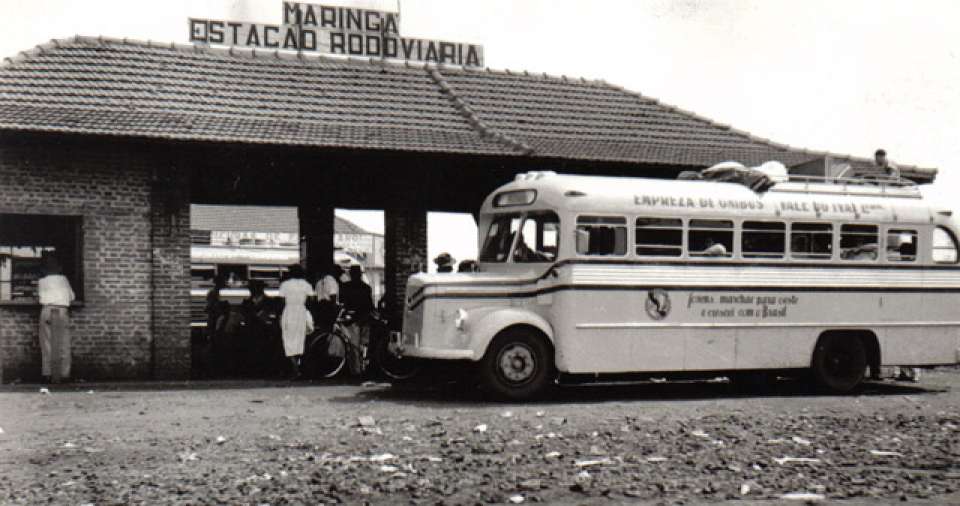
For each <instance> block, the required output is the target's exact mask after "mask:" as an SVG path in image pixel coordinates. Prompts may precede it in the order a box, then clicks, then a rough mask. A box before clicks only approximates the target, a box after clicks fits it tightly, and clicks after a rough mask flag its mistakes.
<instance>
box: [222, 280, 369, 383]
mask: <svg viewBox="0 0 960 506" xmlns="http://www.w3.org/2000/svg"><path fill="white" fill-rule="evenodd" d="M307 278H308V276H307V273H306V271H305V270H304V269H303V267H301V266H300V265H296V264H295V265H292V266H290V268H289V269H288V271H287V273H286V275H285V276H284V279H283V281H282V282H281V283H280V289H279V297H277V298H273V297H269V296H268V295H267V294H266V293H265V291H264V284H263V282H262V281H259V280H251V281H249V282H248V288H249V290H250V296H249V297H248V298H247V299H244V301H243V302H242V304H241V305H240V307H239V308H232V307H230V304H229V303H228V302H227V301H225V300H223V299H222V298H221V296H220V290H221V289H222V288H224V287H225V282H224V281H225V280H224V279H223V278H222V277H217V278H215V280H214V287H213V288H211V289H210V291H209V292H208V293H207V306H206V310H207V337H208V342H209V343H210V345H211V346H210V347H211V355H212V359H213V361H216V362H218V363H220V364H224V363H227V362H233V365H234V366H237V365H239V366H240V367H241V368H244V369H247V371H246V372H265V371H263V368H264V367H267V368H269V366H270V364H269V362H270V361H269V360H264V359H265V357H270V356H276V355H277V354H278V353H277V352H279V351H280V350H279V348H280V347H281V346H280V345H282V353H283V356H285V357H286V359H287V362H288V364H289V368H290V371H291V372H290V374H291V378H292V379H299V378H301V377H302V373H301V362H302V358H303V354H304V347H305V344H306V338H307V336H308V335H310V334H312V333H313V332H315V331H318V330H321V331H328V330H330V329H331V328H332V326H333V324H334V322H335V321H336V318H337V316H338V315H339V311H340V307H341V305H342V307H343V309H344V310H345V311H347V312H349V313H351V314H352V315H353V320H352V323H351V325H349V327H348V328H346V331H347V332H346V333H347V336H346V337H347V338H348V339H350V340H351V343H352V344H354V345H355V346H359V345H361V344H363V345H367V344H369V340H370V321H371V317H372V315H373V310H374V306H373V292H372V289H371V288H370V285H368V284H367V283H365V282H364V281H363V271H362V269H361V268H360V266H359V265H354V266H351V267H350V269H349V278H347V279H343V270H342V269H341V268H340V266H339V265H336V264H331V265H329V266H327V267H326V268H325V269H324V270H323V271H322V272H320V273H319V275H317V276H316V281H315V283H311V282H310V281H308V279H307ZM277 330H279V334H280V335H279V338H280V339H279V340H278V339H277V337H278V336H277ZM238 348H240V349H242V350H244V351H245V352H246V353H242V355H245V356H246V357H247V358H246V359H244V358H243V357H238V356H237V355H241V353H237V349H238ZM255 361H259V363H255Z"/></svg>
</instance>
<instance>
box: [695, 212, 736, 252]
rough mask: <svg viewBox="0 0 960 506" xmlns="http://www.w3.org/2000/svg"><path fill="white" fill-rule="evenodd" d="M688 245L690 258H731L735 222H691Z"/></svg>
mask: <svg viewBox="0 0 960 506" xmlns="http://www.w3.org/2000/svg"><path fill="white" fill-rule="evenodd" d="M687 244H688V247H689V248H690V256H698V257H730V256H732V255H733V222H732V221H728V220H690V228H689V230H688V231H687Z"/></svg>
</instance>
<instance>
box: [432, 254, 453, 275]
mask: <svg viewBox="0 0 960 506" xmlns="http://www.w3.org/2000/svg"><path fill="white" fill-rule="evenodd" d="M433 263H435V264H437V272H453V264H455V263H457V261H456V260H454V258H453V257H452V256H450V253H447V252H446V251H444V252H443V253H440V254H439V255H437V258H434V259H433Z"/></svg>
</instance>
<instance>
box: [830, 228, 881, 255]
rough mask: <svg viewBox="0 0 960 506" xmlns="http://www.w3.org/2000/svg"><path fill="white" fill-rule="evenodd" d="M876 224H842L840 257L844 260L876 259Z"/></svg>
mask: <svg viewBox="0 0 960 506" xmlns="http://www.w3.org/2000/svg"><path fill="white" fill-rule="evenodd" d="M878 230H879V228H878V227H877V226H876V225H842V226H841V227H840V258H842V259H844V260H876V259H877V257H878V255H877V252H878V250H879V248H880V237H879V233H878Z"/></svg>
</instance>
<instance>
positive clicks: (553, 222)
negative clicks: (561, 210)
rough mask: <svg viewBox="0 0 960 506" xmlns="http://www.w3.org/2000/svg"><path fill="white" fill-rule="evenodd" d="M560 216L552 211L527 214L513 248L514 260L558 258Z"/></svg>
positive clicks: (550, 260) (544, 260)
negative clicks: (515, 245)
mask: <svg viewBox="0 0 960 506" xmlns="http://www.w3.org/2000/svg"><path fill="white" fill-rule="evenodd" d="M559 230H560V218H559V217H558V216H557V213H554V212H552V211H546V212H536V213H530V214H529V215H527V218H526V220H524V222H523V226H522V227H520V238H519V239H518V240H517V247H516V249H514V250H513V261H514V262H552V261H554V260H556V259H557V248H558V247H559V243H558V236H559V233H560V232H559Z"/></svg>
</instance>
